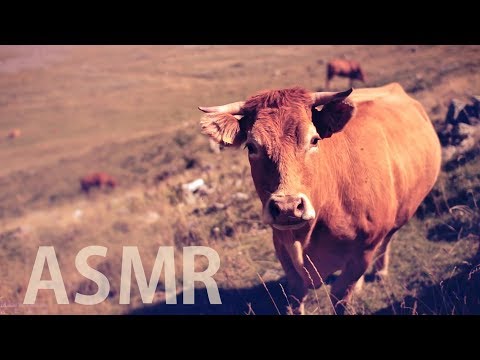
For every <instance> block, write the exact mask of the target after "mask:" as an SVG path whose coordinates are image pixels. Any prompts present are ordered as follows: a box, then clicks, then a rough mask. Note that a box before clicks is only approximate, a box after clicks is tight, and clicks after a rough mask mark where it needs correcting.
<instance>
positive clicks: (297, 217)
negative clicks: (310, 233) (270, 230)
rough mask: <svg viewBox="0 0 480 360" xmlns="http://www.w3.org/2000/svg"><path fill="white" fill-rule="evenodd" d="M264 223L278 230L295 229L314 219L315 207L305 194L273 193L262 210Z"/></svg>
mask: <svg viewBox="0 0 480 360" xmlns="http://www.w3.org/2000/svg"><path fill="white" fill-rule="evenodd" d="M263 218H264V221H265V223H267V224H271V225H272V226H273V227H275V228H276V229H279V230H295V229H299V228H301V227H303V226H305V225H306V224H307V223H308V222H309V221H310V220H313V219H315V209H314V208H313V206H312V203H311V202H310V200H309V199H308V197H307V196H306V195H305V194H302V193H299V194H297V195H283V194H273V195H272V196H271V197H270V199H269V200H268V201H267V203H266V204H265V208H264V210H263Z"/></svg>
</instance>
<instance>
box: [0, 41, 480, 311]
mask: <svg viewBox="0 0 480 360" xmlns="http://www.w3.org/2000/svg"><path fill="white" fill-rule="evenodd" d="M42 51H43V52H42ZM40 52H41V54H40V55H38V54H37V55H35V56H37V58H34V59H33V60H32V59H31V60H29V61H30V62H29V63H28V66H27V67H23V68H22V67H20V68H19V69H18V68H17V69H16V70H15V69H14V70H15V71H8V72H7V71H4V70H5V69H4V68H2V66H1V65H0V72H1V74H2V76H1V77H0V87H1V88H2V89H4V90H3V91H2V92H0V163H1V164H2V167H1V169H0V189H1V191H0V305H1V304H2V303H8V304H10V305H13V306H11V307H0V312H3V313H89V314H92V313H102V314H105V313H108V314H110V313H129V312H134V313H172V312H173V313H175V312H180V313H235V314H257V315H258V314H265V313H271V314H276V313H277V309H278V311H280V312H283V307H284V306H285V307H286V306H288V297H286V294H285V289H284V288H283V286H282V282H283V279H282V276H283V271H282V269H281V267H280V264H279V262H278V260H277V259H276V257H275V254H274V250H273V244H272V241H271V231H270V229H269V228H267V227H265V226H264V225H263V224H262V223H261V219H260V202H259V200H258V199H257V196H256V194H255V191H254V188H253V183H252V180H251V178H250V169H249V165H248V161H247V158H246V155H245V153H244V152H242V151H233V150H225V151H223V152H222V153H221V154H218V155H217V154H213V153H210V152H209V146H208V141H207V139H205V138H204V137H203V136H201V135H200V133H199V127H198V120H199V119H200V115H201V114H200V113H199V112H198V110H197V106H198V105H214V104H218V103H222V102H230V101H235V100H241V99H244V98H245V97H246V96H248V95H250V94H252V93H254V92H256V91H258V90H260V89H264V88H274V87H286V86H292V85H296V84H301V85H303V86H305V87H307V88H311V89H317V88H321V86H322V85H323V84H324V76H325V74H324V63H325V61H326V60H328V59H329V58H331V57H335V56H345V57H352V58H355V59H356V60H358V61H360V63H362V65H363V66H364V68H365V70H366V72H367V75H368V76H369V81H370V83H369V85H380V84H384V83H387V82H390V81H398V82H400V83H401V84H402V85H403V86H404V87H405V88H406V89H408V90H409V92H410V93H411V94H413V95H414V96H415V97H416V98H417V99H419V100H420V101H421V102H422V103H423V104H424V105H425V108H426V110H427V111H428V113H429V115H430V116H431V117H432V118H433V119H434V120H440V119H443V117H444V114H445V113H446V108H447V106H448V103H449V101H450V99H451V98H452V97H457V98H460V99H468V96H469V95H472V94H475V93H477V91H478V89H479V88H480V72H479V71H478V70H479V68H480V47H478V46H462V47H460V46H442V47H440V46H373V47H365V46H238V47H233V46H212V47H208V46H206V47H182V46H138V47H130V46H128V47H127V46H105V47H100V46H85V47H83V46H82V47H65V48H62V49H52V48H47V50H41V51H40ZM30 53H31V49H28V48H23V47H20V48H16V47H0V59H6V60H8V61H15V59H18V58H19V57H20V58H25V57H28V56H29V54H30ZM42 54H43V55H42ZM322 61H323V64H321V62H322ZM12 66H13V65H12ZM347 84H348V82H347V81H346V80H344V79H336V80H334V81H333V82H332V87H334V88H336V89H343V88H344V87H346V86H347ZM356 85H360V84H356ZM11 128H20V129H21V130H22V136H21V137H19V138H17V139H15V140H13V141H6V139H4V136H3V134H6V133H7V131H8V130H9V129H11ZM96 170H102V171H107V172H109V173H111V174H112V175H114V176H115V177H116V178H117V179H118V181H119V187H118V188H117V189H115V190H113V191H93V192H92V193H91V194H90V195H88V196H87V195H85V194H84V193H82V192H81V191H80V185H79V182H78V179H79V178H80V177H81V176H82V175H84V174H85V173H87V172H90V171H96ZM479 173H480V160H479V158H478V157H476V158H475V157H473V158H471V159H468V160H467V161H464V162H462V163H461V164H458V166H456V167H453V168H452V169H449V171H444V172H443V173H442V175H441V178H440V180H439V183H438V186H437V187H436V190H435V191H434V192H433V193H432V195H431V197H430V198H429V199H428V200H427V201H426V202H425V204H424V207H423V208H422V210H421V212H420V213H419V217H417V218H415V219H413V220H412V221H411V222H410V223H409V224H408V225H407V226H405V227H404V228H403V229H401V230H400V231H399V232H398V234H397V235H396V239H394V240H393V242H392V259H391V271H390V273H391V277H390V279H389V280H388V281H387V282H384V283H381V282H368V283H366V284H365V285H364V291H363V293H362V294H361V295H359V296H356V297H355V299H354V304H353V307H354V311H355V312H356V313H359V314H372V313H380V314H384V313H389V314H391V313H396V314H404V313H408V314H411V313H418V314H423V313H442V314H443V313H449V314H450V313H472V312H473V313H480V311H479V310H478V308H479V306H478V299H479V293H478V290H476V289H478V287H476V288H475V286H477V284H478V283H479V279H478V278H479V271H478V262H477V260H476V259H475V258H474V256H475V254H476V251H477V248H478V240H477V237H478V234H479V228H478V224H479V212H478V208H477V207H476V206H477V204H478V201H479V199H478V197H477V196H478V194H480V176H478V174H479ZM196 178H203V179H204V180H205V182H206V184H207V186H208V187H209V189H211V191H207V192H205V193H197V194H194V195H191V194H186V193H184V192H183V191H182V190H181V185H182V184H184V183H186V182H189V181H192V180H194V179H196ZM238 192H241V193H244V195H243V196H240V197H236V196H234V194H236V193H238ZM468 209H470V210H468ZM79 214H81V215H79ZM442 224H446V225H447V226H444V225H442ZM442 226H443V227H442ZM452 229H453V230H452ZM39 245H53V246H54V247H55V250H56V252H57V255H58V259H59V263H60V267H61V270H62V275H63V277H64V281H65V285H66V288H67V293H68V295H69V298H70V301H71V302H72V304H70V305H62V306H61V305H57V304H56V303H55V299H54V298H53V296H52V294H51V292H49V291H41V292H40V293H39V299H38V302H37V306H18V307H15V304H18V303H21V302H22V301H23V297H24V295H25V290H26V286H27V283H28V279H29V276H30V272H31V269H32V266H33V262H34V259H35V255H36V251H37V249H38V246H39ZM89 245H103V246H106V247H107V248H108V252H107V256H106V258H98V257H97V258H92V263H91V264H92V266H95V267H97V268H98V269H100V270H101V271H102V272H103V273H104V274H105V275H106V276H107V277H108V278H109V280H110V283H111V292H110V294H109V297H108V299H107V300H106V301H105V302H103V303H102V304H99V305H95V306H80V305H76V304H73V297H74V294H75V292H77V291H80V292H82V293H94V292H95V291H96V287H95V285H93V284H92V283H91V282H89V281H87V280H86V279H84V278H82V277H81V276H80V275H79V274H78V273H77V271H76V269H75V266H74V258H75V255H76V254H77V252H78V251H79V250H80V249H81V248H83V247H85V246H89ZM128 245H135V246H138V248H139V250H140V254H141V255H142V260H143V265H144V268H145V272H146V274H147V277H149V273H150V272H151V270H152V266H153V261H154V259H155V256H156V253H157V250H158V247H159V246H167V245H173V246H175V253H176V255H177V258H176V260H177V263H176V265H177V269H176V270H177V273H176V276H177V285H178V287H179V288H178V290H179V292H180V291H181V282H182V274H181V249H182V248H183V246H189V245H207V246H211V247H213V248H214V249H215V250H217V252H218V253H219V254H220V259H221V267H220V271H219V272H218V273H217V274H216V275H215V279H216V281H217V283H218V285H219V287H220V292H221V296H222V300H223V302H224V305H222V306H217V307H215V306H209V305H208V300H205V299H206V298H205V296H204V295H205V294H204V292H202V290H201V289H199V291H198V293H197V294H196V296H197V298H198V305H195V307H182V306H180V305H179V306H176V305H165V304H164V303H163V301H164V289H163V280H162V281H160V283H159V286H158V288H157V293H156V297H155V304H154V305H152V306H148V305H144V304H142V302H141V299H140V295H139V293H138V289H137V287H136V283H135V282H134V283H133V284H132V303H131V304H130V305H128V306H127V305H119V304H118V296H119V277H120V265H121V253H122V247H123V246H128ZM202 265H205V264H204V263H203V262H202V261H199V264H198V266H202ZM257 274H258V276H257ZM317 275H318V274H317ZM311 276H312V277H314V276H316V275H315V274H311ZM259 277H260V278H261V279H263V284H262V282H261V281H259ZM322 282H323V279H322ZM325 282H326V283H327V285H325V286H323V288H324V291H325V292H326V295H328V291H329V288H330V285H328V284H329V281H328V280H327V279H325ZM264 285H265V287H267V288H268V290H269V292H268V293H267V292H266V290H265V287H264ZM320 295H321V294H317V293H314V292H311V294H310V295H309V296H308V298H307V304H306V312H307V313H309V314H330V313H331V312H332V304H331V302H330V299H329V297H328V296H320ZM270 297H271V299H270ZM272 300H273V303H272ZM178 302H179V303H180V304H181V303H182V297H181V293H179V301H178ZM274 304H275V306H274ZM276 308H277V309H276Z"/></svg>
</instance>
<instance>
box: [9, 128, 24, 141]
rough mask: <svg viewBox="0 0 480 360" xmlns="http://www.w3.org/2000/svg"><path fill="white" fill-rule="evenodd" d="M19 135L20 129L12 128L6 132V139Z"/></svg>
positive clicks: (20, 133)
mask: <svg viewBox="0 0 480 360" xmlns="http://www.w3.org/2000/svg"><path fill="white" fill-rule="evenodd" d="M20 135H22V132H21V130H20V129H12V130H10V131H9V132H8V134H7V138H8V139H16V138H18V137H19V136H20Z"/></svg>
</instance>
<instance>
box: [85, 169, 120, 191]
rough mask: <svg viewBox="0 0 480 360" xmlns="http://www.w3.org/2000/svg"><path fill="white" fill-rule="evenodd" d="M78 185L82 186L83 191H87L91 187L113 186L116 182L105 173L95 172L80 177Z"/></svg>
mask: <svg viewBox="0 0 480 360" xmlns="http://www.w3.org/2000/svg"><path fill="white" fill-rule="evenodd" d="M80 185H81V186H82V190H83V191H85V192H89V191H90V188H92V187H98V188H102V187H106V186H108V187H110V188H115V187H116V186H117V182H116V181H115V179H114V178H113V177H112V176H110V175H108V174H107V173H104V172H95V173H91V174H89V175H86V176H84V177H82V178H81V179H80Z"/></svg>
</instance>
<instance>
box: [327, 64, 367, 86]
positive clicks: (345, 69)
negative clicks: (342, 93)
mask: <svg viewBox="0 0 480 360" xmlns="http://www.w3.org/2000/svg"><path fill="white" fill-rule="evenodd" d="M334 76H339V77H346V78H349V79H350V87H352V83H353V80H359V81H362V82H363V83H365V82H366V81H367V77H366V75H365V73H364V72H363V70H362V68H361V67H360V64H359V63H358V62H356V61H352V60H343V59H333V60H330V61H329V62H328V63H327V74H326V80H325V90H327V89H328V88H329V86H330V80H332V79H333V77H334Z"/></svg>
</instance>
